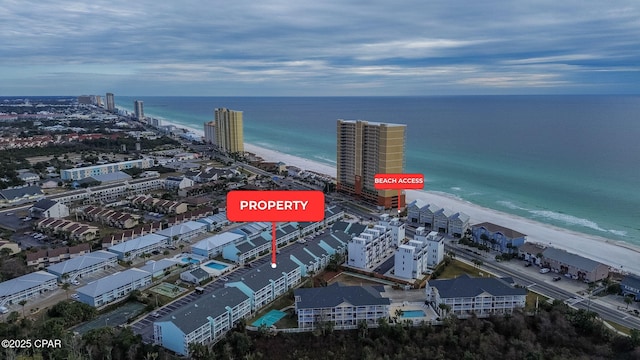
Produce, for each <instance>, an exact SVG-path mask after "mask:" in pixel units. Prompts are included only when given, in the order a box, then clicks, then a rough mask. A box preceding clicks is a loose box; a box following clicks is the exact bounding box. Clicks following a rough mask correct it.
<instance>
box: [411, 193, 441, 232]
mask: <svg viewBox="0 0 640 360" xmlns="http://www.w3.org/2000/svg"><path fill="white" fill-rule="evenodd" d="M440 209H442V208H441V207H439V206H437V205H435V204H429V203H428V202H426V201H424V200H422V199H416V200H414V201H412V202H411V203H410V204H409V205H408V206H407V222H408V223H409V224H411V225H413V226H415V227H424V228H426V229H432V228H433V222H434V219H433V217H434V215H435V213H436V211H438V210H440Z"/></svg>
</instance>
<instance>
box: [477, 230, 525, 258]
mask: <svg viewBox="0 0 640 360" xmlns="http://www.w3.org/2000/svg"><path fill="white" fill-rule="evenodd" d="M471 235H472V239H473V241H475V242H476V243H478V244H484V245H486V246H489V247H490V248H491V249H492V250H495V251H499V252H501V253H503V254H511V253H517V251H518V247H520V246H522V244H524V243H525V241H526V237H527V235H525V234H523V233H521V232H518V231H515V230H512V229H509V228H506V227H504V226H500V225H496V224H493V223H489V222H483V223H480V224H476V225H473V226H472V227H471Z"/></svg>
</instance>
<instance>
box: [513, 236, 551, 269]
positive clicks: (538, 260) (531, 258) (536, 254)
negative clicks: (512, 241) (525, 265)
mask: <svg viewBox="0 0 640 360" xmlns="http://www.w3.org/2000/svg"><path fill="white" fill-rule="evenodd" d="M544 249H546V247H544V246H542V245H540V244H535V243H530V242H526V243H524V244H522V245H521V246H519V247H518V257H519V258H521V259H522V260H524V261H528V262H530V263H532V264H534V265H538V266H541V265H542V252H543V251H544Z"/></svg>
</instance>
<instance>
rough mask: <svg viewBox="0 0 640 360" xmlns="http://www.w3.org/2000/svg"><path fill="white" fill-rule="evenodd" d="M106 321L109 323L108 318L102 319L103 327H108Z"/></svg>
mask: <svg viewBox="0 0 640 360" xmlns="http://www.w3.org/2000/svg"><path fill="white" fill-rule="evenodd" d="M107 321H109V318H105V319H104V327H108V326H109V325H107Z"/></svg>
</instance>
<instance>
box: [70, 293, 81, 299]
mask: <svg viewBox="0 0 640 360" xmlns="http://www.w3.org/2000/svg"><path fill="white" fill-rule="evenodd" d="M71 298H72V299H73V300H78V299H80V296H79V295H78V294H72V295H71Z"/></svg>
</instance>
